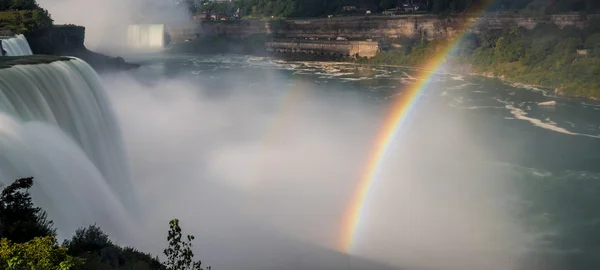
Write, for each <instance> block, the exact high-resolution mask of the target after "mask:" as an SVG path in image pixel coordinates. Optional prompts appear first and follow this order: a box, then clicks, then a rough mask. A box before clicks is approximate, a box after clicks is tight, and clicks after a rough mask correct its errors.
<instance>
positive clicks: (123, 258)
mask: <svg viewBox="0 0 600 270" xmlns="http://www.w3.org/2000/svg"><path fill="white" fill-rule="evenodd" d="M63 246H64V247H65V248H67V249H68V254H69V255H71V256H76V257H80V258H85V263H84V264H83V269H91V270H95V269H107V270H108V269H131V270H134V269H150V270H164V269H166V268H165V266H164V265H162V264H161V263H160V261H159V260H158V258H154V257H152V256H151V255H149V254H145V253H142V252H139V251H137V250H136V249H134V248H129V247H127V248H122V247H119V246H117V245H115V244H113V242H112V241H111V240H110V239H109V237H108V235H106V234H105V233H104V232H103V231H102V230H101V229H100V227H98V226H96V225H91V226H89V227H87V228H80V229H78V230H77V231H76V232H75V235H74V236H73V237H72V238H71V240H65V241H64V243H63Z"/></svg>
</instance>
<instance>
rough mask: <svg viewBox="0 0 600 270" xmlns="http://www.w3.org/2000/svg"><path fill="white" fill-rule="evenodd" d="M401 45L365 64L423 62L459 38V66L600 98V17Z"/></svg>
mask: <svg viewBox="0 0 600 270" xmlns="http://www.w3.org/2000/svg"><path fill="white" fill-rule="evenodd" d="M394 42H395V43H397V44H401V46H402V47H401V48H400V49H396V50H393V51H389V52H382V53H379V54H378V55H377V56H376V57H374V58H372V59H368V60H366V59H360V60H358V61H359V62H361V63H369V64H391V65H409V66H419V65H420V64H421V63H423V62H425V61H426V60H427V59H429V58H431V57H433V56H435V55H436V54H437V53H438V51H439V49H440V48H445V47H447V46H451V44H452V43H455V42H458V45H457V46H456V50H455V51H453V52H451V53H450V54H448V60H450V61H449V64H457V65H455V67H456V68H464V67H465V66H469V67H470V69H471V71H474V72H478V73H491V74H494V75H496V76H503V77H505V78H506V79H510V80H515V81H519V82H522V83H527V84H534V85H539V86H543V87H548V88H554V89H557V93H558V94H561V95H566V96H572V97H592V98H599V99H600V21H598V20H596V21H594V22H592V23H590V26H589V27H587V28H585V29H583V30H581V29H577V28H571V27H565V28H564V29H559V28H558V27H557V26H556V25H554V24H538V25H537V26H536V27H535V28H534V29H531V30H528V29H525V28H522V27H519V28H512V29H506V30H504V31H482V32H481V33H479V34H477V35H476V34H473V33H470V34H466V35H464V36H462V37H461V38H460V40H458V41H440V40H435V41H429V40H426V39H406V40H396V41H394Z"/></svg>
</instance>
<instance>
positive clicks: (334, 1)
mask: <svg viewBox="0 0 600 270" xmlns="http://www.w3.org/2000/svg"><path fill="white" fill-rule="evenodd" d="M402 2H405V1H396V0H234V1H233V5H231V3H213V2H209V1H207V0H187V5H188V8H189V10H190V11H191V12H192V13H199V12H202V11H215V12H224V13H230V12H232V11H233V10H237V8H239V9H240V11H241V13H242V16H245V17H263V18H264V17H269V18H270V17H271V16H273V17H276V18H281V17H325V16H327V15H333V14H344V13H345V12H347V11H344V10H343V7H344V6H356V7H357V9H358V11H356V12H359V13H361V14H364V11H365V10H372V11H374V12H375V11H381V10H384V9H389V8H394V7H396V6H397V4H398V3H402ZM414 3H417V4H421V5H422V7H423V8H424V9H426V10H428V11H429V12H432V13H436V14H451V13H460V12H470V11H473V10H476V9H479V8H481V7H488V6H489V5H490V4H491V8H488V9H487V10H489V11H515V12H516V11H519V12H524V13H537V14H550V13H558V12H588V13H590V12H595V11H599V10H600V1H597V0H553V1H548V0H495V1H490V0H429V1H428V0H421V1H419V0H415V1H414ZM205 4H206V5H205Z"/></svg>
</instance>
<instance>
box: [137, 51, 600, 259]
mask: <svg viewBox="0 0 600 270" xmlns="http://www.w3.org/2000/svg"><path fill="white" fill-rule="evenodd" d="M131 60H135V61H139V62H141V63H142V65H143V66H142V67H141V68H140V69H139V70H135V71H131V73H130V74H131V75H132V76H133V77H134V78H136V80H138V81H139V82H140V83H142V84H144V85H147V86H148V87H153V86H155V85H159V84H161V82H164V81H167V82H172V81H184V82H186V85H192V87H197V89H198V91H199V92H200V93H202V96H203V97H205V98H207V99H210V100H216V101H219V100H229V99H230V98H231V97H232V96H239V95H250V96H254V97H257V96H258V97H260V98H259V102H258V103H253V105H255V106H258V108H257V109H258V110H260V111H265V112H267V115H268V116H269V117H266V118H265V119H263V120H261V121H254V120H253V119H246V118H244V117H252V114H248V115H238V116H236V117H239V118H235V119H238V120H236V121H233V122H232V123H233V124H231V125H232V127H231V130H235V132H234V133H235V134H228V137H231V138H230V139H231V140H235V141H246V140H249V139H248V138H253V139H257V140H268V139H264V138H263V137H264V136H266V135H265V134H264V133H253V132H251V131H249V130H250V128H248V129H246V128H244V125H245V123H246V124H247V123H252V125H261V126H262V125H264V126H263V127H264V128H268V127H269V123H271V121H272V119H276V118H277V116H281V115H288V116H289V115H291V116H289V117H288V118H285V120H284V122H288V123H290V124H289V126H285V127H281V129H284V130H288V131H289V132H290V133H294V132H297V134H303V135H302V136H294V135H286V136H287V137H285V136H283V135H278V136H282V137H285V139H282V140H284V141H285V143H286V144H292V145H293V144H300V143H301V142H302V141H303V140H311V138H310V135H307V134H310V133H303V132H305V131H306V130H305V129H304V127H302V128H301V127H298V128H297V129H296V128H295V127H294V123H295V121H299V122H301V123H305V121H306V120H304V119H303V118H301V116H303V115H310V116H311V117H315V115H317V117H318V116H319V115H321V116H322V117H323V119H335V120H331V121H325V120H323V121H324V122H327V123H328V124H330V125H331V126H332V127H334V126H336V125H339V126H342V127H343V128H341V130H344V131H345V133H339V134H338V133H334V134H337V135H339V136H340V140H339V143H340V145H341V148H347V149H348V151H349V153H353V155H356V156H357V157H360V156H361V155H363V156H366V153H367V152H368V149H369V148H370V146H371V145H372V143H373V136H375V134H376V131H377V127H378V126H379V125H378V123H379V122H378V121H380V120H381V119H382V117H383V115H385V111H386V110H387V108H388V107H389V106H390V105H391V104H393V101H394V100H395V98H397V97H398V96H401V95H402V94H403V92H404V91H405V89H406V88H407V87H409V86H410V85H411V84H414V83H415V82H416V81H417V80H418V79H419V78H415V76H417V75H416V74H417V73H416V72H415V71H414V70H411V69H407V68H396V67H364V66H355V65H351V64H343V63H340V64H333V63H308V62H306V63H301V62H281V61H274V60H271V59H267V58H252V57H245V56H190V55H177V56H172V55H171V56H152V57H141V56H140V57H137V58H132V59H131ZM164 91H169V90H168V89H164ZM291 93H293V94H291ZM290 96H291V98H290ZM306 96H309V98H307V97H306ZM286 97H287V98H290V99H291V100H292V101H287V103H286V101H285V100H286ZM297 100H304V101H305V102H300V101H297ZM306 100H309V101H306ZM546 101H556V106H554V107H544V106H539V105H538V103H539V102H546ZM316 103H318V104H319V105H315V104H316ZM223 104H225V105H227V106H231V104H230V103H228V102H224V103H223ZM256 104H259V105H256ZM323 105H324V106H325V107H327V106H330V108H332V109H331V110H325V109H323V107H324V106H323ZM244 106H247V105H244ZM311 106H313V107H314V108H313V107H311ZM353 106H354V107H353ZM298 107H300V108H301V109H299V110H300V111H302V112H305V111H311V110H313V109H314V110H315V111H316V113H315V114H302V113H298V114H297V115H296V114H292V113H289V111H291V110H292V108H295V109H297V108H298ZM338 108H339V109H338ZM240 110H242V109H240ZM231 111H236V110H235V109H233V110H231ZM340 111H343V113H344V114H343V115H344V116H343V117H342V116H340V115H341V113H340ZM283 112H288V114H285V113H283ZM338 113H339V115H338ZM352 113H356V115H353V114H352ZM294 117H299V118H298V119H301V120H295V119H296V118H294ZM352 117H356V122H355V123H356V129H357V130H353V129H352V127H353V123H354V122H353V120H352ZM363 117H364V118H363ZM228 119H229V118H228ZM359 128H360V130H358V129H359ZM278 132H279V133H278V134H281V131H278ZM318 132H319V131H315V133H318ZM315 136H317V135H315ZM208 144H210V143H208ZM214 144H215V145H217V144H219V143H218V140H215V142H214ZM208 148H210V147H208V146H207V148H206V149H208ZM282 149H287V148H285V146H282ZM336 149H337V148H336ZM599 149H600V103H597V102H594V101H588V100H579V99H568V98H562V97H555V96H553V95H552V91H548V90H545V89H538V88H534V87H527V86H522V85H518V84H510V83H505V82H502V81H499V80H496V79H488V78H482V77H478V76H458V75H452V74H435V75H434V76H433V77H432V79H431V82H430V83H429V84H428V86H427V88H426V89H425V90H424V91H423V92H422V97H421V98H420V100H419V103H418V105H417V106H416V107H415V109H414V110H413V111H412V112H411V114H410V117H409V121H408V122H407V124H406V125H405V126H404V127H403V128H402V130H401V132H400V134H399V135H398V136H397V138H396V143H395V144H394V146H393V149H392V151H390V152H391V153H390V154H389V156H390V157H388V158H387V162H386V163H385V164H384V165H383V166H382V169H381V173H380V174H381V175H382V176H381V178H382V180H381V181H380V182H379V183H378V184H377V185H376V186H375V190H374V191H372V192H373V195H372V199H371V200H370V201H371V202H370V206H369V207H371V208H370V209H372V210H370V211H368V213H369V217H368V219H370V220H379V221H381V222H373V224H374V225H370V224H369V223H368V222H365V224H366V225H364V227H365V228H364V229H363V230H364V233H361V234H360V235H371V236H372V237H370V236H365V237H362V238H363V239H362V240H361V239H360V238H359V240H357V241H358V244H357V253H359V254H360V255H364V256H366V257H368V258H372V259H376V260H377V259H381V261H385V262H390V263H392V264H393V263H394V262H393V260H392V261H390V260H389V258H390V257H393V256H394V255H397V253H401V252H400V251H394V252H392V251H390V248H386V249H385V250H379V249H378V246H379V247H382V246H385V247H389V246H388V245H387V244H386V242H385V241H384V240H385V239H380V238H382V237H381V236H379V235H377V233H374V231H377V230H386V228H387V227H386V224H388V225H389V224H392V223H393V224H401V223H399V222H400V221H401V220H403V218H404V217H405V213H408V212H406V211H409V210H410V207H409V208H406V209H405V208H402V207H397V205H399V204H401V202H400V201H402V200H401V199H398V198H399V197H403V196H405V195H406V194H404V193H403V190H411V192H412V191H414V190H412V189H410V188H409V187H406V186H399V185H394V184H389V183H390V182H394V181H395V179H397V180H398V181H399V182H402V181H406V180H402V179H405V178H411V179H418V181H416V180H415V181H416V183H418V184H416V185H422V186H419V189H415V190H421V189H423V188H428V189H429V190H427V192H424V193H423V194H426V195H423V196H421V197H427V196H431V197H432V198H433V197H435V196H438V195H439V198H441V199H440V201H437V200H434V199H431V200H428V201H425V199H415V200H413V201H406V202H404V203H407V204H410V203H415V205H416V204H417V202H422V203H423V204H427V203H433V202H435V206H434V207H433V208H436V209H444V207H447V208H448V209H450V208H451V207H453V206H455V207H456V209H469V210H468V211H466V210H465V212H468V213H467V214H465V215H466V216H465V218H464V220H469V221H470V223H472V224H478V223H477V221H476V220H478V219H481V220H484V219H489V220H490V222H491V223H494V222H495V218H498V220H499V221H506V220H507V219H510V220H514V222H516V223H518V224H519V226H518V227H519V230H520V233H521V234H522V235H524V237H523V238H528V239H530V240H531V241H522V242H519V241H517V240H515V241H512V242H510V241H507V242H506V243H505V242H503V241H502V240H498V241H497V242H485V241H483V240H482V242H481V243H484V244H483V246H490V245H496V244H497V245H498V246H499V247H500V246H501V247H503V248H505V249H507V250H511V249H513V251H515V252H517V249H519V251H518V252H521V250H520V249H522V250H524V251H522V252H524V253H525V254H527V255H526V256H524V257H523V259H520V260H517V259H515V261H518V264H519V265H521V267H522V268H523V269H532V268H528V267H533V266H532V265H535V266H536V267H535V268H534V269H538V268H539V269H596V266H598V265H599V263H600V262H598V261H597V260H598V259H596V258H597V257H598V256H596V254H597V252H598V250H600V240H597V239H600V237H599V236H600V222H598V221H599V220H600V210H597V208H596V207H597V205H598V203H600V197H599V196H597V194H598V191H600V185H599V184H598V183H600V182H598V181H600V151H598V150H599ZM259 152H260V151H259ZM315 153H316V154H315ZM319 153H320V152H318V151H317V152H310V150H307V153H306V156H307V157H315V156H318V155H319ZM323 155H325V154H323ZM325 156H326V155H325ZM364 163H365V161H364V159H363V161H362V162H360V161H356V162H355V163H349V164H353V166H351V167H349V168H348V170H351V171H352V172H353V174H356V173H358V172H360V167H361V165H363V164H364ZM328 164H329V163H328ZM333 164H335V163H333ZM274 166H275V165H274ZM329 166H333V165H329ZM304 169H306V170H310V168H308V169H307V168H304ZM335 170H336V169H335V168H333V169H332V171H335ZM296 173H299V172H296ZM404 173H405V174H406V175H405V176H406V177H404V176H403V175H404ZM307 175H308V174H307ZM332 175H335V174H333V173H332ZM332 177H334V176H332ZM444 180H451V181H444ZM347 181H351V180H347ZM411 183H412V182H411ZM429 184H430V185H429ZM404 185H406V184H404ZM463 185H464V186H463ZM384 186H385V187H384ZM299 190H301V188H300V189H299ZM324 190H327V189H326V188H324ZM494 190H497V191H498V192H494ZM499 190H502V192H500V191H499ZM298 192H300V191H298ZM337 192H339V193H340V194H349V193H350V192H351V186H348V187H343V188H340V190H338V191H337ZM414 192H415V194H420V193H417V192H419V191H414ZM436 192H440V193H439V194H438V193H436ZM434 194H437V195H434ZM261 196H264V198H263V199H264V200H265V202H267V203H268V202H272V201H270V198H271V197H269V195H266V193H265V194H263V195H261ZM328 196H330V195H328ZM331 196H334V195H331ZM473 202H480V203H481V207H482V209H483V210H475V209H478V208H477V207H475V206H473ZM445 203H447V205H444V204H445ZM340 204H341V203H340ZM475 204H477V203H475ZM391 205H396V206H391ZM461 207H462V208H461ZM334 208H335V209H338V210H339V208H343V206H342V205H336V207H334ZM433 208H432V207H431V206H429V207H428V208H427V210H422V208H419V211H420V212H422V211H425V212H428V211H430V212H431V213H435V215H437V216H439V215H446V214H447V215H449V216H448V217H447V218H434V217H431V216H429V215H428V214H416V215H417V216H418V217H421V218H422V222H423V224H425V223H428V224H431V223H434V222H438V223H439V222H443V221H444V220H448V223H449V224H448V226H449V227H450V228H454V227H456V228H457V229H456V230H457V232H458V233H457V234H459V235H460V233H461V232H465V231H468V229H466V228H467V227H465V226H463V225H464V224H462V223H463V222H454V221H451V220H453V219H452V215H457V214H458V213H462V212H461V211H454V210H452V211H450V210H449V211H448V212H447V213H446V212H443V211H442V212H440V213H438V212H436V211H438V210H433ZM281 209H282V211H284V210H285V211H287V210H288V209H287V208H284V207H283V206H282V208H281ZM381 209H386V210H385V211H384V210H381ZM407 209H408V210H407ZM452 209H454V208H452ZM490 209H493V210H490ZM498 209H500V210H498ZM386 211H387V212H386ZM334 212H335V211H333V210H332V211H331V213H329V214H330V215H335V214H332V213H334ZM403 213H404V214H403ZM498 213H501V214H499V215H501V216H502V218H499V217H498V216H497V215H496V214H498ZM488 214H489V216H488ZM300 215H301V213H300ZM431 215H432V216H434V214H431ZM509 217H510V218H509ZM386 218H387V219H386ZM331 219H332V220H335V218H333V217H332V218H331ZM365 219H367V217H365ZM411 222H414V224H415V226H416V225H418V224H420V223H419V222H420V221H419V218H414V219H412V221H411ZM375 223H376V224H375ZM464 223H468V222H466V221H465V222H464ZM286 226H287V225H282V227H284V228H287V227H286ZM453 226H454V227H453ZM474 226H475V225H474ZM482 226H485V228H486V230H485V231H486V232H487V230H488V229H489V231H492V229H491V228H494V226H492V225H489V224H485V225H482ZM288 227H289V226H288ZM473 228H474V229H473V230H474V231H477V227H476V226H475V227H473ZM503 228H504V227H503ZM511 228H512V227H511ZM388 229H389V228H388ZM290 230H291V231H292V233H290V234H292V235H295V234H300V235H302V234H301V233H299V232H298V231H299V230H296V231H294V230H293V229H290ZM394 230H395V229H391V231H394ZM498 230H499V231H502V230H503V229H498ZM510 230H512V229H510ZM510 230H509V229H506V231H510ZM284 231H285V230H284ZM332 231H335V229H332ZM440 231H443V226H441V225H440V227H439V228H437V227H435V226H433V227H432V229H431V230H430V231H426V232H423V234H424V235H425V234H427V235H435V233H437V232H440ZM482 231H484V230H483V229H482ZM370 232H371V234H370ZM411 233H415V234H416V235H419V233H420V231H417V230H415V231H414V232H409V233H407V235H409V234H411ZM486 235H487V236H486V237H492V236H493V235H494V233H489V235H488V234H486ZM490 235H492V236H490ZM515 235H516V234H515ZM501 236H503V233H498V235H497V237H501ZM511 236H514V235H511ZM332 238H335V237H332ZM392 238H393V237H392ZM515 238H518V237H515ZM365 239H366V240H365ZM371 239H379V240H373V241H372V242H373V243H370V242H371V241H370V240H371ZM393 239H394V240H395V241H399V242H402V241H403V240H405V241H406V242H410V241H411V240H410V239H409V238H408V237H407V236H404V234H402V233H400V234H399V236H398V237H396V238H393ZM440 239H441V238H437V240H434V241H432V244H431V245H432V246H435V243H436V241H438V242H439V241H441V242H443V243H445V244H446V242H444V241H443V240H440ZM457 239H458V238H457ZM490 239H492V238H490ZM308 241H309V242H310V241H311V240H310V239H309V240H308ZM333 241H334V240H331V241H329V242H328V241H325V242H326V243H330V242H333ZM378 241H379V242H378ZM473 241H474V242H473V243H472V244H473V245H474V246H477V243H480V242H476V241H475V240H473ZM490 241H492V240H490ZM494 241H496V240H494ZM417 242H418V241H417ZM450 243H453V242H452V241H450V240H448V243H447V244H450ZM465 243H467V242H465ZM469 243H471V242H469ZM494 243H495V244H494ZM388 244H389V243H388ZM324 245H325V246H329V247H330V246H331V245H330V244H324ZM407 245H408V244H407ZM424 245H425V244H424ZM442 245H443V244H442ZM457 245H459V244H457ZM400 246H402V245H400ZM425 246H426V245H425ZM412 247H413V248H414V246H412ZM478 249H481V248H478ZM415 250H418V249H415ZM424 250H427V249H426V248H424ZM474 250H475V249H474ZM474 250H473V251H472V253H473V256H480V254H479V253H475V251H474ZM469 252H471V251H469V249H466V253H467V254H469ZM374 254H375V255H374ZM398 256H399V255H398ZM456 256H459V255H456ZM481 256H484V255H481ZM399 257H402V256H399ZM492 257H493V258H494V259H496V257H498V256H490V258H492ZM506 257H510V256H506ZM457 258H460V257H457ZM406 260H407V261H410V259H406ZM488 262H489V261H488ZM409 264H410V263H409ZM415 265H419V263H415ZM459 266H461V265H460V264H458V265H457V266H456V267H459ZM462 266H463V267H467V268H468V266H465V265H462ZM434 267H435V265H434ZM450 268H452V267H450ZM517 268H518V267H517ZM473 269H478V267H473ZM494 269H495V268H494ZM502 269H507V268H502Z"/></svg>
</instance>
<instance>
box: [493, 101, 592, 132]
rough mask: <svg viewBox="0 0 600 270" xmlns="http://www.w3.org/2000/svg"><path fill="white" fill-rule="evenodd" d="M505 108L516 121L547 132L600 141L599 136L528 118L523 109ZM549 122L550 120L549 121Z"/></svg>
mask: <svg viewBox="0 0 600 270" xmlns="http://www.w3.org/2000/svg"><path fill="white" fill-rule="evenodd" d="M505 107H506V108H507V109H508V110H510V113H511V114H512V115H514V116H515V118H516V119H519V120H524V121H528V122H530V123H531V124H533V125H534V126H537V127H541V128H543V129H547V130H551V131H555V132H559V133H563V134H567V135H578V136H586V137H591V138H596V139H600V136H599V135H589V134H581V133H575V132H572V131H569V130H567V129H565V128H562V127H559V126H557V125H556V123H555V122H552V121H549V122H545V121H542V120H540V119H537V118H533V117H528V116H527V113H526V112H525V111H523V110H522V109H519V108H516V107H514V106H512V105H510V104H506V106H505ZM547 120H549V119H547Z"/></svg>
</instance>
